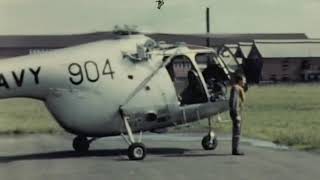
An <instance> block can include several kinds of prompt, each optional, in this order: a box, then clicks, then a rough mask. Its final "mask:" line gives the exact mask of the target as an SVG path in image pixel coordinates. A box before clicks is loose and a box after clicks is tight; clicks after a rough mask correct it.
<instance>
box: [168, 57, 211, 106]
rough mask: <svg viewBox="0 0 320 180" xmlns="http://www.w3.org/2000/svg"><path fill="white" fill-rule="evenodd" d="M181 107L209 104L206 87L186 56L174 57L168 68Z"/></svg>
mask: <svg viewBox="0 0 320 180" xmlns="http://www.w3.org/2000/svg"><path fill="white" fill-rule="evenodd" d="M166 68H167V70H168V72H169V74H170V77H171V80H172V82H173V84H174V87H175V90H176V93H177V96H178V99H179V101H180V103H181V105H182V106H183V105H191V104H198V103H206V102H208V96H207V93H206V86H205V85H204V84H203V82H202V81H201V78H200V74H199V73H201V72H198V70H197V68H195V66H194V64H193V63H192V61H191V60H190V59H189V58H188V57H187V56H185V55H177V56H175V57H173V59H172V60H171V62H170V63H169V64H168V65H167V66H166Z"/></svg>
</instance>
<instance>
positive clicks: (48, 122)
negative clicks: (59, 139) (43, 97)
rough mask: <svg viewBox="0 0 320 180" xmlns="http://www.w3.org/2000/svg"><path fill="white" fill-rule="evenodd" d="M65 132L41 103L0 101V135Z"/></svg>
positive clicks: (22, 100) (33, 101)
mask: <svg viewBox="0 0 320 180" xmlns="http://www.w3.org/2000/svg"><path fill="white" fill-rule="evenodd" d="M58 132H63V130H62V129H61V128H60V127H59V125H58V124H57V123H56V122H55V121H54V119H53V117H52V116H51V114H50V113H49V112H48V110H47V109H46V107H45V105H44V104H43V103H42V102H41V101H37V100H31V99H24V98H13V99H5V100H0V134H24V133H29V134H30V133H58Z"/></svg>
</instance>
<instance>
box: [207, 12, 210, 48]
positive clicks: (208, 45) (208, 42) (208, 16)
mask: <svg viewBox="0 0 320 180" xmlns="http://www.w3.org/2000/svg"><path fill="white" fill-rule="evenodd" d="M206 25H207V47H210V37H209V34H210V8H208V7H207V12H206Z"/></svg>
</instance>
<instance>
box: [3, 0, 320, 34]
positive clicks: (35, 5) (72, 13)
mask: <svg viewBox="0 0 320 180" xmlns="http://www.w3.org/2000/svg"><path fill="white" fill-rule="evenodd" d="M155 1H156V0H0V35H7V34H70V33H72V34H77V33H88V32H96V31H108V30H112V29H113V28H114V26H115V25H123V24H129V25H137V26H138V29H139V30H141V31H144V32H162V33H204V32H205V9H206V7H210V9H211V21H210V23H211V26H212V32H214V33H307V35H308V36H309V37H313V38H320V0H164V2H165V4H164V5H163V7H162V8H161V9H160V10H158V9H157V8H156V5H157V4H156V2H155Z"/></svg>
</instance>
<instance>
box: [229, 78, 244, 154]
mask: <svg viewBox="0 0 320 180" xmlns="http://www.w3.org/2000/svg"><path fill="white" fill-rule="evenodd" d="M245 83H246V82H245V78H244V77H243V76H241V75H236V76H235V83H234V85H233V86H232V88H231V91H230V99H229V107H230V117H231V119H232V125H233V126H232V127H233V129H232V155H244V153H243V152H240V151H239V143H240V135H241V110H242V106H243V103H244V100H245V94H244V87H245Z"/></svg>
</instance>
